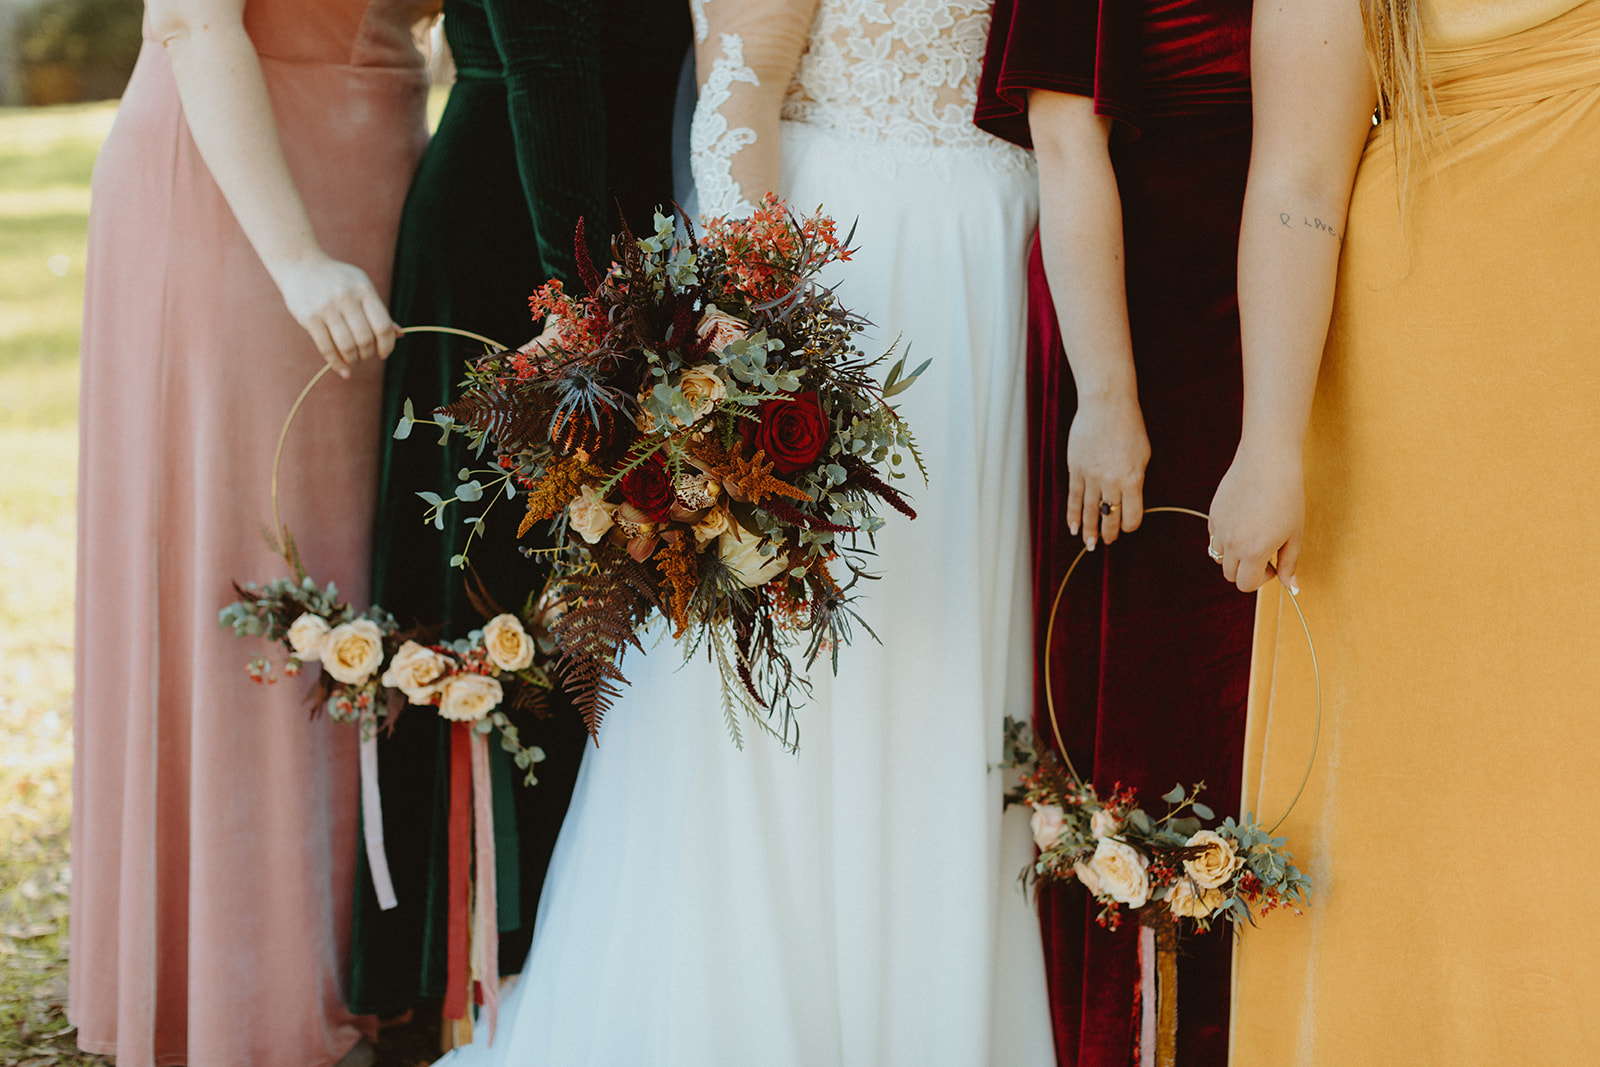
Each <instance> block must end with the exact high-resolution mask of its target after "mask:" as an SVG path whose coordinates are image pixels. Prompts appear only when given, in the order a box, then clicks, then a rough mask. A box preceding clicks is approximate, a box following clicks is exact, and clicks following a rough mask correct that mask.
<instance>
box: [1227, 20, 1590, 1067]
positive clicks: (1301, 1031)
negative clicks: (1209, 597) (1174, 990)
mask: <svg viewBox="0 0 1600 1067" xmlns="http://www.w3.org/2000/svg"><path fill="white" fill-rule="evenodd" d="M1474 3H1476V6H1479V7H1481V6H1482V4H1481V2H1480V0H1438V2H1437V3H1436V4H1435V6H1436V7H1440V8H1452V7H1455V8H1460V9H1462V10H1463V11H1465V10H1466V9H1467V8H1469V7H1472V6H1474ZM1557 6H1562V5H1559V4H1558V5H1557ZM1565 6H1567V7H1568V8H1569V10H1566V11H1564V12H1560V13H1558V14H1555V15H1554V17H1552V18H1550V19H1549V20H1548V21H1545V22H1543V23H1541V24H1538V25H1534V26H1532V27H1531V28H1528V29H1519V30H1518V31H1517V32H1514V33H1508V34H1505V35H1503V36H1499V37H1494V38H1492V39H1488V40H1481V41H1479V42H1477V43H1475V44H1472V45H1470V46H1462V47H1452V48H1430V51H1429V55H1428V60H1429V65H1430V68H1431V72H1432V75H1433V79H1434V85H1435V94H1436V97H1437V100H1438V106H1439V111H1440V113H1441V116H1442V130H1443V135H1442V137H1441V139H1440V141H1439V143H1438V145H1437V146H1435V147H1434V148H1433V150H1432V151H1431V153H1430V154H1429V155H1428V156H1427V157H1426V158H1425V159H1424V160H1423V161H1422V162H1421V164H1420V166H1419V169H1418V170H1417V172H1416V176H1415V177H1414V178H1413V180H1412V182H1411V199H1410V202H1409V205H1408V207H1407V209H1406V212H1405V216H1404V220H1403V222H1402V217H1401V210H1400V198H1399V190H1398V184H1397V181H1396V172H1395V165H1394V151H1393V146H1392V144H1391V139H1390V131H1389V130H1387V129H1382V128H1380V129H1379V130H1378V131H1376V132H1375V133H1374V135H1373V137H1372V140H1371V142H1370V143H1369V144H1368V146H1367V151H1366V155H1365V157H1364V159H1363V162H1362V166H1361V169H1360V172H1359V174H1358V176H1357V179H1356V187H1355V192H1354V196H1353V199H1352V201H1351V209H1350V217H1349V221H1348V223H1347V227H1346V229H1347V236H1346V242H1345V247H1344V251H1343V259H1342V262H1341V267H1340V279H1339V290H1338V296H1337V298H1336V302H1335V307H1334V315H1333V325H1332V329H1331V331H1330V334H1329V340H1328V346H1327V351H1326V355H1325V357H1324V361H1323V366H1322V372H1321V379H1320V381H1319V383H1318V388H1317V398H1316V403H1315V408H1314V414H1313V417H1312V430H1311V437H1310V442H1309V444H1308V447H1307V458H1306V462H1307V468H1306V478H1307V539H1306V544H1305V549H1304V553H1303V556H1302V562H1301V565H1300V573H1299V578H1300V583H1301V588H1302V596H1301V602H1302V604H1303V605H1304V606H1305V610H1306V613H1307V616H1308V618H1309V621H1310V625H1311V628H1312V632H1313V633H1314V634H1315V635H1316V638H1317V650H1318V653H1319V655H1320V658H1321V663H1322V669H1323V685H1324V695H1325V700H1326V706H1325V712H1324V722H1323V731H1322V750H1321V753H1320V755H1319V756H1318V759H1317V763H1316V767H1315V770H1314V773H1313V775H1312V777H1311V780H1310V782H1309V785H1308V787H1307V789H1306V792H1305V795H1304V796H1303V797H1302V798H1301V800H1300V802H1299V804H1298V806H1297V807H1296V808H1295V810H1294V812H1293V814H1292V816H1291V817H1290V819H1289V820H1288V821H1287V822H1286V823H1285V825H1284V827H1283V829H1282V830H1281V831H1280V832H1282V833H1287V834H1288V835H1289V836H1290V838H1291V842H1292V844H1293V846H1294V848H1295V851H1296V855H1297V858H1298V859H1299V860H1301V861H1302V864H1303V866H1304V867H1306V868H1307V869H1308V870H1309V871H1310V873H1311V875H1312V877H1313V878H1314V879H1315V881H1316V884H1317V894H1316V898H1315V900H1314V901H1313V904H1312V907H1311V908H1310V909H1309V910H1308V911H1307V913H1306V914H1305V915H1304V916H1303V917H1300V918H1294V917H1289V916H1285V915H1273V916H1271V917H1270V918H1269V919H1268V920H1267V921H1266V922H1265V923H1264V924H1263V925H1262V927H1261V928H1260V929H1256V930H1247V931H1246V932H1245V933H1244V934H1243V935H1242V936H1241V938H1240V942H1239V955H1238V964H1237V967H1236V968H1235V977H1234V982H1235V990H1234V991H1235V1014H1234V1024H1233V1025H1234V1040H1233V1058H1232V1062H1233V1064H1234V1065H1235V1067H1258V1065H1259V1067H1288V1065H1297V1067H1298V1065H1319V1067H1324V1065H1325V1067H1361V1065H1367V1064H1373V1065H1380V1064H1381V1065H1386V1067H1387V1065H1397V1067H1398V1065H1403V1067H1427V1065H1435V1064H1437V1065H1446V1064H1448V1065H1450V1067H1463V1065H1478V1064H1483V1065H1490V1064H1493V1065H1496V1067H1500V1065H1520V1064H1539V1065H1545V1064H1550V1065H1569V1064H1570V1065H1576V1064H1600V1027H1597V1026H1596V1025H1595V1023H1594V1020H1593V1014H1594V1009H1595V1008H1596V1006H1597V1005H1600V847H1597V846H1596V843H1595V841H1594V837H1595V835H1594V833H1593V831H1592V829H1591V827H1592V824H1593V822H1594V814H1593V812H1594V809H1595V806H1596V797H1597V795H1600V615H1597V607H1600V0H1588V2H1586V3H1582V4H1579V5H1578V6H1576V7H1571V5H1570V3H1569V4H1567V5H1565ZM1449 13H1450V12H1448V11H1445V12H1444V14H1449ZM1280 595H1281V594H1280V593H1279V592H1278V588H1277V586H1276V585H1274V586H1270V587H1269V588H1268V590H1267V591H1266V593H1265V594H1264V595H1263V598H1262V600H1261V605H1260V612H1259V616H1258V628H1257V635H1256V637H1257V640H1256V662H1255V673H1254V679H1253V688H1252V697H1251V725H1250V729H1249V738H1248V741H1247V746H1248V747H1247V756H1246V758H1247V763H1246V773H1245V793H1246V796H1245V807H1246V808H1247V809H1252V810H1255V811H1257V812H1259V813H1260V814H1262V815H1263V816H1265V817H1273V816H1276V815H1277V814H1278V813H1279V812H1280V811H1282V809H1283V806H1284V805H1285V804H1286V803H1287V802H1288V799H1289V797H1290V796H1291V795H1292V794H1293V791H1294V789H1295V788H1296V787H1297V786H1298V785H1299V783H1300V779H1301V775H1302V774H1303V772H1304V770H1305V766H1306V756H1307V752H1308V748H1309V746H1310V743H1311V733H1312V716H1313V700H1312V686H1311V680H1310V668H1309V663H1308V658H1307V655H1306V651H1305V641H1304V638H1303V637H1302V635H1301V634H1300V631H1299V627H1298V625H1297V624H1296V622H1295V620H1294V617H1293V613H1292V608H1290V606H1289V604H1288V602H1287V598H1286V597H1284V598H1283V599H1282V600H1280V599H1279V598H1280Z"/></svg>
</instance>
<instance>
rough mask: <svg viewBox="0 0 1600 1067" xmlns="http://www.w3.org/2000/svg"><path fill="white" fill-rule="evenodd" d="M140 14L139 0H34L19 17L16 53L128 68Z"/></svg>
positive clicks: (137, 42)
mask: <svg viewBox="0 0 1600 1067" xmlns="http://www.w3.org/2000/svg"><path fill="white" fill-rule="evenodd" d="M143 17H144V4H142V3H141V2H140V0H38V2H36V3H34V4H33V6H31V7H29V8H28V9H27V10H26V12H25V13H24V14H23V16H22V19H21V20H20V21H21V25H20V27H19V31H20V32H19V41H20V44H21V48H22V58H23V59H24V60H25V61H26V62H29V63H71V64H73V65H75V66H89V65H98V66H108V67H115V68H119V69H124V70H131V69H132V68H133V62H134V60H135V59H136V58H138V55H139V45H140V23H141V21H142V20H143Z"/></svg>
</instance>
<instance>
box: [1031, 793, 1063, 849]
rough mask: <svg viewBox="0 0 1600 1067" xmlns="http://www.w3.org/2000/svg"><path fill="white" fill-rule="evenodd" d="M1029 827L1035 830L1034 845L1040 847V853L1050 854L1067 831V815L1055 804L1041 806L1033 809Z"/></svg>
mask: <svg viewBox="0 0 1600 1067" xmlns="http://www.w3.org/2000/svg"><path fill="white" fill-rule="evenodd" d="M1028 826H1029V827H1031V828H1032V830H1033V843H1034V844H1035V845H1038V846H1039V851H1040V852H1049V851H1050V850H1051V849H1053V848H1055V847H1056V845H1057V844H1058V843H1060V841H1061V835H1062V834H1063V833H1064V832H1065V831H1066V829H1067V815H1066V813H1065V812H1064V811H1062V810H1061V809H1060V808H1059V807H1058V806H1056V805H1055V804H1040V805H1039V806H1038V807H1036V808H1034V809H1033V815H1032V817H1030V818H1029V819H1028Z"/></svg>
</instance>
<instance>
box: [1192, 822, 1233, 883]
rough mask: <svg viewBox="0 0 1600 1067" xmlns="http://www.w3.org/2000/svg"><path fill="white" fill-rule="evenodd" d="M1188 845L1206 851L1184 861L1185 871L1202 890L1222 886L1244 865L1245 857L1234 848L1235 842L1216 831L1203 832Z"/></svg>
mask: <svg viewBox="0 0 1600 1067" xmlns="http://www.w3.org/2000/svg"><path fill="white" fill-rule="evenodd" d="M1186 844H1188V846H1189V847H1190V848H1204V849H1205V851H1204V852H1202V853H1201V854H1200V855H1198V856H1196V857H1195V858H1194V859H1192V860H1184V861H1183V869H1184V870H1185V871H1187V872H1188V874H1189V877H1190V878H1193V879H1194V881H1195V884H1196V885H1198V886H1200V887H1201V888H1202V889H1216V888H1218V887H1220V886H1222V885H1223V884H1225V883H1226V882H1227V881H1228V880H1229V879H1231V878H1232V877H1233V873H1234V872H1235V871H1237V870H1238V869H1239V868H1240V867H1241V866H1243V865H1244V857H1243V856H1241V855H1239V853H1238V851H1237V850H1236V849H1235V848H1234V847H1233V842H1231V841H1229V840H1228V839H1227V838H1225V837H1223V836H1222V835H1221V834H1219V833H1217V832H1216V831H1215V830H1201V831H1200V832H1199V833H1197V834H1195V835H1194V836H1193V837H1191V838H1189V840H1188V841H1187V842H1186Z"/></svg>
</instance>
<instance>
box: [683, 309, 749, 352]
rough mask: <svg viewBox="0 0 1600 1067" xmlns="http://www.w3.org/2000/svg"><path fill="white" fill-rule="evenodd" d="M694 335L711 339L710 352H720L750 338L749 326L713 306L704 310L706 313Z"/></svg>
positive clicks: (703, 338) (702, 316)
mask: <svg viewBox="0 0 1600 1067" xmlns="http://www.w3.org/2000/svg"><path fill="white" fill-rule="evenodd" d="M695 334H696V335H697V336H698V337H699V338H700V339H701V340H705V339H706V338H707V337H709V338H711V351H713V352H721V351H722V350H723V349H724V348H726V347H727V346H728V345H730V344H732V343H733V342H735V341H737V340H739V339H741V338H744V337H749V336H750V324H749V323H748V322H745V321H744V320H743V319H737V318H734V317H733V316H732V315H730V314H728V313H727V312H726V311H723V310H721V309H720V308H718V307H717V306H716V305H715V304H713V305H711V306H710V307H708V308H706V313H705V314H704V315H701V316H700V325H699V326H697V327H696V328H695Z"/></svg>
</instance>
